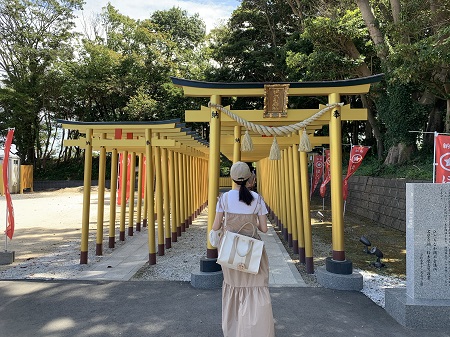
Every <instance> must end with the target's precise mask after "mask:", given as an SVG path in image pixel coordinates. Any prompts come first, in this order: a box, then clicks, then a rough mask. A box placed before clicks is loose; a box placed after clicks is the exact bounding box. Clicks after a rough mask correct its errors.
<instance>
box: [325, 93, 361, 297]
mask: <svg viewBox="0 0 450 337" xmlns="http://www.w3.org/2000/svg"><path fill="white" fill-rule="evenodd" d="M339 102H340V94H339V93H331V94H329V95H328V103H329V104H333V103H339ZM329 127H330V173H331V181H330V184H331V213H332V221H331V222H332V228H331V231H332V256H331V257H327V258H326V260H325V267H319V268H317V270H316V275H317V281H318V282H319V283H320V284H321V285H322V286H324V287H325V288H332V289H339V290H356V291H359V290H361V289H362V288H363V277H362V275H361V274H360V273H354V272H353V264H352V262H351V261H350V260H347V259H346V258H345V249H344V202H343V198H342V126H341V108H340V107H339V106H337V107H335V108H334V109H333V110H332V111H331V116H330V123H329Z"/></svg>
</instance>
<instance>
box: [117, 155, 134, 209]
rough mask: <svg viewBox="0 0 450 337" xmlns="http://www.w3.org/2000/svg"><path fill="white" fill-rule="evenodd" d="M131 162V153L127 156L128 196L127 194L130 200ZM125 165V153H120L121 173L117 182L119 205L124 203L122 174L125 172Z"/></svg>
mask: <svg viewBox="0 0 450 337" xmlns="http://www.w3.org/2000/svg"><path fill="white" fill-rule="evenodd" d="M130 164H131V154H129V155H128V156H127V163H126V165H127V186H126V189H127V196H126V199H127V200H126V201H128V199H129V198H130V173H131V172H130ZM123 165H124V158H123V154H122V153H119V174H118V176H117V183H118V187H117V205H120V204H121V203H122V188H123V187H122V174H123Z"/></svg>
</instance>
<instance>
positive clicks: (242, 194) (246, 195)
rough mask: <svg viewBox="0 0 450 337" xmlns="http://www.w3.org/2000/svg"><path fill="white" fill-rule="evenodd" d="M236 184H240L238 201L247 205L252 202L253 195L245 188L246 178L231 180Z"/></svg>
mask: <svg viewBox="0 0 450 337" xmlns="http://www.w3.org/2000/svg"><path fill="white" fill-rule="evenodd" d="M233 181H234V182H235V183H236V184H237V185H239V186H240V188H239V201H242V202H244V203H245V204H247V205H249V206H250V204H251V203H252V201H253V199H255V198H254V197H253V194H252V193H251V192H250V191H249V190H248V188H247V186H246V185H247V181H248V179H247V180H242V181H236V180H233Z"/></svg>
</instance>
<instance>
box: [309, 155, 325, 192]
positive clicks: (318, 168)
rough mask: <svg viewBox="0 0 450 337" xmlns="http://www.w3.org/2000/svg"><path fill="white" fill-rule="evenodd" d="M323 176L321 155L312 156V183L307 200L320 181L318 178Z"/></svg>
mask: <svg viewBox="0 0 450 337" xmlns="http://www.w3.org/2000/svg"><path fill="white" fill-rule="evenodd" d="M322 174H323V155H321V154H317V155H315V156H314V161H313V173H312V175H313V181H312V184H311V192H310V193H309V198H311V196H312V195H313V193H314V191H315V190H316V187H317V184H318V183H319V181H320V178H322Z"/></svg>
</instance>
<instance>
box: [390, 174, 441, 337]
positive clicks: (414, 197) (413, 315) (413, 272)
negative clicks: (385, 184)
mask: <svg viewBox="0 0 450 337" xmlns="http://www.w3.org/2000/svg"><path fill="white" fill-rule="evenodd" d="M385 309H386V311H387V312H388V313H389V314H390V315H391V316H392V317H393V318H395V319H396V320H397V321H398V322H399V323H400V324H402V325H404V326H406V327H410V328H423V329H431V328H450V184H432V183H421V184H419V183H417V184H416V183H412V184H406V289H404V288H403V289H401V288H400V289H386V292H385Z"/></svg>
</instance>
